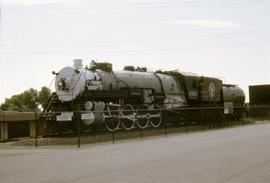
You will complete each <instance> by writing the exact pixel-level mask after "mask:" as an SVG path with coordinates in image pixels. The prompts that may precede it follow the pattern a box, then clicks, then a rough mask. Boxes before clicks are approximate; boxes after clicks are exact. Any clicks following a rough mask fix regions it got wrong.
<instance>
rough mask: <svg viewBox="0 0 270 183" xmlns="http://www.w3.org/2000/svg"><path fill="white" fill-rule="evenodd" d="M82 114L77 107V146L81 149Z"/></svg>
mask: <svg viewBox="0 0 270 183" xmlns="http://www.w3.org/2000/svg"><path fill="white" fill-rule="evenodd" d="M80 117H81V116H80V112H79V110H78V107H77V111H76V121H77V145H78V148H80V147H81V128H80Z"/></svg>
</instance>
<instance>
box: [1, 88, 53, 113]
mask: <svg viewBox="0 0 270 183" xmlns="http://www.w3.org/2000/svg"><path fill="white" fill-rule="evenodd" d="M50 95H51V91H50V89H49V88H47V87H42V88H41V91H40V92H38V91H37V90H35V89H33V88H30V89H29V90H26V91H24V92H23V93H21V94H18V95H13V96H12V97H11V98H10V99H6V101H5V102H4V103H3V104H1V106H0V109H1V110H2V111H19V112H22V111H38V110H39V105H41V106H42V107H44V106H45V104H46V102H47V101H48V100H49V97H50Z"/></svg>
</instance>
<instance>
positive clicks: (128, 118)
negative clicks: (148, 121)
mask: <svg viewBox="0 0 270 183" xmlns="http://www.w3.org/2000/svg"><path fill="white" fill-rule="evenodd" d="M120 121H121V126H122V127H123V128H124V129H125V130H131V129H133V128H135V123H136V120H135V111H134V108H133V107H132V106H131V105H129V104H128V105H125V106H124V107H123V109H122V111H121V120H120Z"/></svg>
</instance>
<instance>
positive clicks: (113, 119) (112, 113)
mask: <svg viewBox="0 0 270 183" xmlns="http://www.w3.org/2000/svg"><path fill="white" fill-rule="evenodd" d="M118 116H119V113H118V108H114V107H109V106H107V111H106V112H105V121H104V126H105V128H106V129H107V130H108V131H110V132H114V131H117V130H119V129H120V120H119V117H118Z"/></svg>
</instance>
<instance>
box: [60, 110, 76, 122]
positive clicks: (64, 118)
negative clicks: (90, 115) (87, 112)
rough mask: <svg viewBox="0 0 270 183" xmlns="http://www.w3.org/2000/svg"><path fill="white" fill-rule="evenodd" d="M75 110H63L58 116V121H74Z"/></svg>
mask: <svg viewBox="0 0 270 183" xmlns="http://www.w3.org/2000/svg"><path fill="white" fill-rule="evenodd" d="M72 117H73V112H62V113H61V114H60V115H57V116H56V120H57V121H72Z"/></svg>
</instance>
